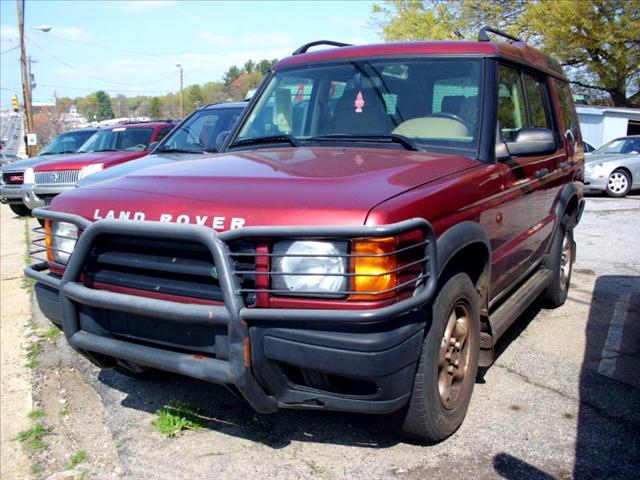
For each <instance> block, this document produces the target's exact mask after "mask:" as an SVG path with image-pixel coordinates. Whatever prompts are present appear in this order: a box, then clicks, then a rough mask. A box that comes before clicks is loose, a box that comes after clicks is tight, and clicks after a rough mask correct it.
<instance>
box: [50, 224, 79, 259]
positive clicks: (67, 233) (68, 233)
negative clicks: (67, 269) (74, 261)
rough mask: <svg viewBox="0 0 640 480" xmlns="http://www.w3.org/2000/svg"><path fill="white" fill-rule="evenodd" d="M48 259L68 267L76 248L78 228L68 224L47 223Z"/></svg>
mask: <svg viewBox="0 0 640 480" xmlns="http://www.w3.org/2000/svg"><path fill="white" fill-rule="evenodd" d="M45 233H46V245H47V258H48V259H49V261H52V262H56V263H61V264H62V265H66V264H67V262H68V261H69V257H71V253H73V249H74V248H75V247H76V242H77V240H78V227H76V226H75V225H73V224H71V223H66V222H50V221H47V222H46V223H45Z"/></svg>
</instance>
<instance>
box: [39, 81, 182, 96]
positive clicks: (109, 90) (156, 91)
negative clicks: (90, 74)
mask: <svg viewBox="0 0 640 480" xmlns="http://www.w3.org/2000/svg"><path fill="white" fill-rule="evenodd" d="M39 85H40V86H41V87H46V88H61V89H62V88H63V89H65V90H81V91H84V92H95V91H96V90H103V91H105V92H111V93H145V92H148V93H162V94H167V93H173V92H168V91H166V90H147V89H146V88H145V89H144V90H142V89H141V90H122V89H109V88H86V87H69V86H66V85H49V84H44V83H40V84H39Z"/></svg>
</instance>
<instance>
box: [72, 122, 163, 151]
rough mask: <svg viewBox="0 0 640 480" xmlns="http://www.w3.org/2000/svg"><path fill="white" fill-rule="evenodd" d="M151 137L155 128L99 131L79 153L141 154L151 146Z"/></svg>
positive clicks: (125, 128) (119, 128) (120, 128)
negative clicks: (117, 151) (118, 152)
mask: <svg viewBox="0 0 640 480" xmlns="http://www.w3.org/2000/svg"><path fill="white" fill-rule="evenodd" d="M151 135H153V128H139V127H135V128H128V127H117V128H112V129H109V130H98V131H97V132H96V133H95V134H94V135H93V136H92V137H91V138H90V139H89V140H87V141H86V142H85V144H84V145H82V147H80V150H78V153H86V152H104V151H109V150H129V151H133V152H141V151H143V150H145V149H146V148H147V147H148V146H149V142H150V141H151Z"/></svg>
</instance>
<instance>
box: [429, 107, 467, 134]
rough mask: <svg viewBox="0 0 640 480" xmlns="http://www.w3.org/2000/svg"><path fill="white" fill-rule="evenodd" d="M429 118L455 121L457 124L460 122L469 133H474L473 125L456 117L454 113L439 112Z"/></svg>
mask: <svg viewBox="0 0 640 480" xmlns="http://www.w3.org/2000/svg"><path fill="white" fill-rule="evenodd" d="M427 116H428V117H436V118H448V119H450V120H455V121H456V122H460V123H461V124H462V125H464V126H465V127H466V128H467V132H469V134H471V132H473V128H472V127H471V125H470V124H469V123H468V122H467V121H466V120H463V119H461V118H460V117H459V116H457V115H454V114H453V113H447V112H437V113H432V114H431V115H427Z"/></svg>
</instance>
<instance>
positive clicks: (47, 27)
mask: <svg viewBox="0 0 640 480" xmlns="http://www.w3.org/2000/svg"><path fill="white" fill-rule="evenodd" d="M35 29H36V30H41V31H43V32H44V33H47V32H49V31H51V25H38V26H37V27H35Z"/></svg>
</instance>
